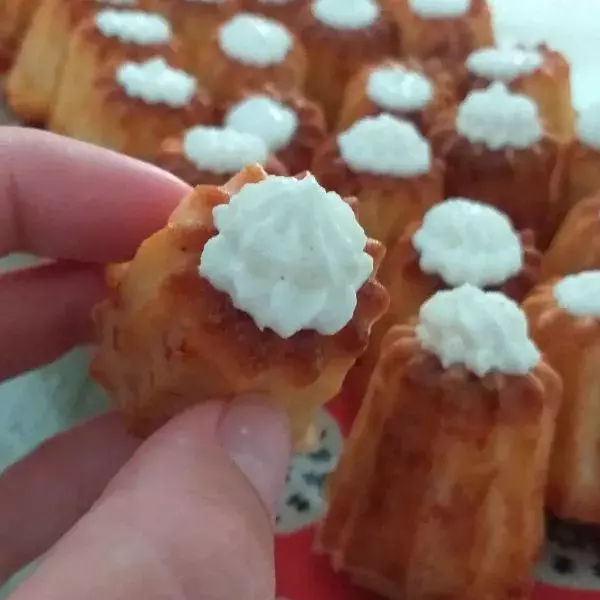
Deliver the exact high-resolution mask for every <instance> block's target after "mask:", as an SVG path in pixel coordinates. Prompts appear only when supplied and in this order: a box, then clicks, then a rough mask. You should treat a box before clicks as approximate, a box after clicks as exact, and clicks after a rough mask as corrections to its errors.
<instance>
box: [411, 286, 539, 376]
mask: <svg viewBox="0 0 600 600" xmlns="http://www.w3.org/2000/svg"><path fill="white" fill-rule="evenodd" d="M416 335H417V338H418V339H419V341H420V342H421V345H422V346H423V348H425V349H426V350H428V351H430V352H432V353H433V354H435V355H436V356H437V357H438V358H439V359H440V362H441V363H442V366H443V367H444V368H448V367H451V366H453V365H463V366H465V367H466V368H467V369H468V370H469V371H471V372H473V373H475V374H476V375H477V376H479V377H483V376H484V375H487V374H488V373H492V372H499V373H504V374H506V375H525V374H526V373H529V372H530V371H531V370H532V369H533V368H534V367H535V366H536V365H537V364H538V363H539V362H540V359H541V355H540V352H539V350H538V349H537V348H536V346H535V344H534V343H533V342H532V341H531V339H530V338H529V334H528V327H527V318H526V317H525V313H524V312H523V311H522V310H521V308H519V305H518V304H517V303H516V302H513V301H512V300H510V299H509V298H508V297H507V296H505V295H504V294H501V293H499V292H484V291H483V290H480V289H479V288H476V287H473V286H471V285H463V286H461V287H459V288H454V289H452V290H448V291H442V292H438V293H437V294H435V295H434V296H432V297H431V298H430V299H429V300H428V301H427V302H425V304H423V306H422V307H421V311H420V313H419V322H418V324H417V328H416Z"/></svg>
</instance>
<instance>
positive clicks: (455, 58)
mask: <svg viewBox="0 0 600 600" xmlns="http://www.w3.org/2000/svg"><path fill="white" fill-rule="evenodd" d="M392 5H393V9H392V10H393V13H394V17H395V19H396V22H397V24H398V27H399V29H400V47H401V53H402V55H403V56H414V57H415V58H419V59H430V58H437V59H439V60H441V61H443V62H444V63H446V65H447V66H448V67H450V68H456V67H458V68H460V67H461V66H462V64H463V63H464V61H465V60H466V59H467V57H468V56H469V55H470V54H471V52H473V51H474V50H477V49H479V48H485V47H487V46H493V45H494V31H493V27H492V17H491V14H490V9H489V7H488V4H487V2H486V0H472V2H471V8H470V9H469V11H468V13H467V14H466V15H463V16H461V17H455V18H446V19H424V18H423V17H420V16H419V15H417V14H416V13H414V12H413V11H412V9H411V8H410V6H409V4H408V0H399V1H398V2H393V3H392Z"/></svg>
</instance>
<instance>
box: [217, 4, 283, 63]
mask: <svg viewBox="0 0 600 600" xmlns="http://www.w3.org/2000/svg"><path fill="white" fill-rule="evenodd" d="M219 44H220V46H221V49H222V50H223V52H224V53H225V54H227V56H229V57H230V58H232V59H234V60H237V61H238V62H240V63H242V64H244V65H250V66H253V67H260V68H264V67H269V66H271V65H276V64H280V63H282V62H283V61H284V60H285V58H286V56H287V55H288V53H289V52H290V50H291V49H292V46H293V44H294V40H293V38H292V35H291V34H290V32H289V31H288V30H287V29H286V28H285V27H284V26H283V25H282V24H281V23H278V22H277V21H273V20H272V19H267V18H266V17H261V16H260V15H253V14H251V13H239V14H237V15H236V16H234V17H232V18H231V19H230V20H229V21H227V23H225V24H224V25H223V26H222V27H221V28H220V29H219Z"/></svg>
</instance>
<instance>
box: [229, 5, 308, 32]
mask: <svg viewBox="0 0 600 600" xmlns="http://www.w3.org/2000/svg"><path fill="white" fill-rule="evenodd" d="M305 6H306V0H288V1H287V2H268V1H267V2H265V1H264V0H240V10H243V11H245V12H250V13H256V14H259V15H264V16H265V17H267V18H268V19H274V20H275V21H280V22H281V23H283V24H284V25H285V26H286V27H288V28H289V29H291V30H292V31H293V30H294V29H296V27H297V26H298V16H299V14H300V13H301V11H302V9H303V8H304V7H305Z"/></svg>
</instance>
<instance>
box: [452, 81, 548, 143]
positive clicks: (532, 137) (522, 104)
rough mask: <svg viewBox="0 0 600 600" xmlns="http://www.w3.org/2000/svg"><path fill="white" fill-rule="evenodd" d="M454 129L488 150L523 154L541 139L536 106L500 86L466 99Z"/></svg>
mask: <svg viewBox="0 0 600 600" xmlns="http://www.w3.org/2000/svg"><path fill="white" fill-rule="evenodd" d="M456 129H457V131H458V133H460V134H461V135H462V136H463V137H465V138H467V139H468V140H469V141H470V142H472V143H474V144H484V145H485V146H486V147H487V148H489V149H490V150H501V149H507V148H511V149H514V150H523V149H525V148H529V147H531V146H532V145H533V144H536V143H537V142H539V141H540V140H541V139H542V138H543V135H544V132H543V129H542V124H541V121H540V116H539V111H538V107H537V105H536V103H535V102H534V101H533V100H532V99H531V98H529V97H527V96H524V95H523V94H514V93H512V92H510V91H509V90H508V88H507V87H506V85H504V84H503V83H500V82H496V83H493V84H492V85H491V86H490V87H488V88H487V89H485V90H475V91H473V92H471V93H470V94H469V95H468V96H467V98H466V99H465V100H464V102H463V103H462V104H461V105H460V107H459V109H458V116H457V119H456Z"/></svg>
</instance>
